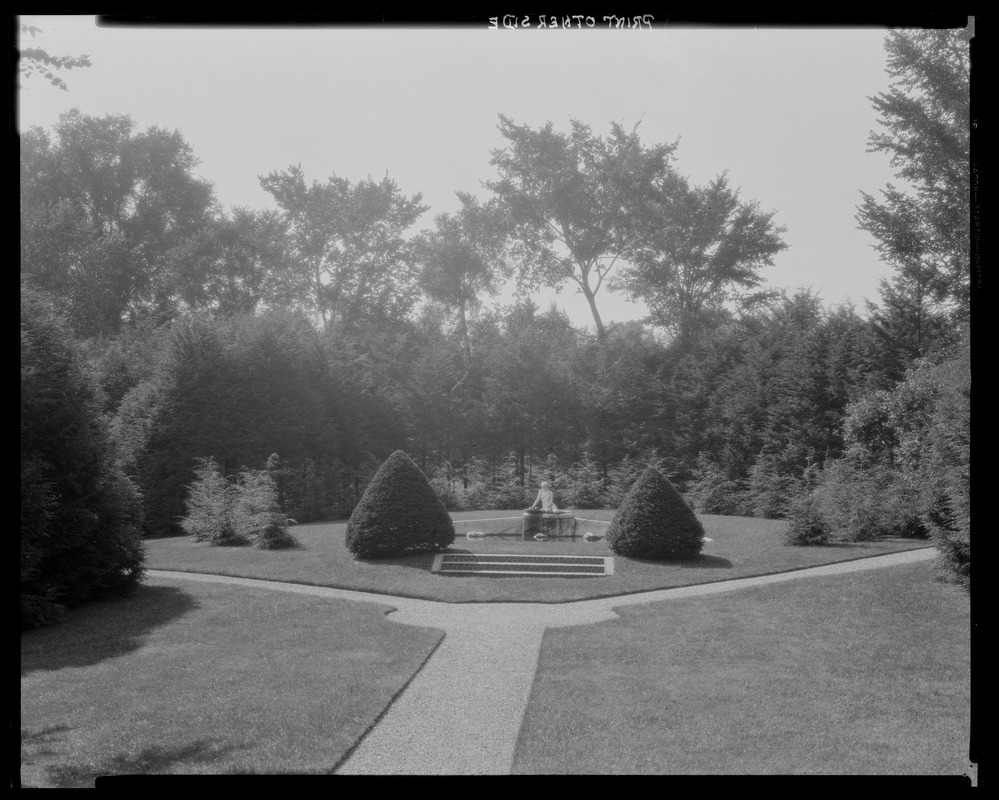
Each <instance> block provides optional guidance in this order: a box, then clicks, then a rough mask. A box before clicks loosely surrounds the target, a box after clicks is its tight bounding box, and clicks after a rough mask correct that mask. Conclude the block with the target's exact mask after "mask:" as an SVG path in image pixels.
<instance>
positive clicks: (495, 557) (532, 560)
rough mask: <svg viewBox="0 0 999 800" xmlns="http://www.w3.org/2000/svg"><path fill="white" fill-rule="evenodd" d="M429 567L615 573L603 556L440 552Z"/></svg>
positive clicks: (499, 571) (467, 570)
mask: <svg viewBox="0 0 999 800" xmlns="http://www.w3.org/2000/svg"><path fill="white" fill-rule="evenodd" d="M431 570H432V571H433V572H451V573H454V572H464V573H494V574H504V575H592V576H603V575H613V574H614V559H613V558H609V557H604V556H565V555H560V556H547V555H519V554H505V553H496V554H492V553H491V554H484V553H439V554H438V555H436V556H434V563H433V565H432V566H431Z"/></svg>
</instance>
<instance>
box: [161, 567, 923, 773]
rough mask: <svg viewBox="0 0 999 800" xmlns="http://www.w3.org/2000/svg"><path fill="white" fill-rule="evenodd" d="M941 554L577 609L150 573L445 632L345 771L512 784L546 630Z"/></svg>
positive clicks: (590, 603) (583, 603)
mask: <svg viewBox="0 0 999 800" xmlns="http://www.w3.org/2000/svg"><path fill="white" fill-rule="evenodd" d="M935 555H936V551H935V550H934V549H933V548H926V549H921V550H908V551H905V552H901V553H891V554H889V555H884V556H874V557H871V558H864V559H860V560H857V561H846V562H841V563H837V564H828V565H826V566H822V567H810V568H808V569H801V570H795V571H793V572H782V573H778V574H775V575H761V576H757V577H753V578H740V579H738V580H731V581H718V582H716V583H709V584H702V585H699V586H684V587H680V588H676V589H661V590H656V591H651V592H641V593H639V594H631V595H623V596H620V597H603V598H597V599H594V600H580V601H576V602H571V603H560V604H545V603H474V604H457V603H440V602H435V601H430V600H415V599H411V598H405V597H393V596H390V595H377V594H371V593H367V592H356V591H350V590H347V589H333V588H329V587H321V586H302V585H299V584H290V583H279V582H275V581H263V580H254V579H250V578H230V577H225V576H220V575H203V574H196V573H180V572H165V571H161V570H149V575H150V576H151V577H155V578H174V579H177V580H195V581H209V582H222V583H230V584H237V585H243V586H252V587H263V588H271V589H276V590H280V591H286V592H295V593H298V594H308V595H315V596H318V597H335V598H340V599H345V600H355V601H358V602H364V603H377V604H379V605H383V606H387V607H388V608H387V609H386V611H387V613H388V615H389V619H391V620H393V621H395V622H399V623H401V624H404V625H418V626H421V627H428V628H440V629H443V630H444V631H445V636H444V640H443V642H442V643H441V645H440V646H439V647H438V648H437V650H436V651H435V653H434V654H433V656H432V657H431V658H430V659H429V660H428V661H427V662H426V664H424V666H423V668H422V669H421V670H420V671H419V673H417V675H416V676H415V677H414V678H413V680H412V681H411V682H410V684H409V685H408V686H407V687H406V689H405V690H404V691H403V692H402V694H401V695H399V696H398V697H397V698H396V700H395V702H393V703H392V705H391V706H390V707H389V709H388V710H387V712H386V713H385V714H384V716H383V717H382V718H381V719H380V720H378V722H377V723H376V725H375V726H374V727H373V728H372V729H371V730H370V731H369V732H368V734H367V735H366V736H364V737H363V738H362V739H361V741H360V743H359V744H358V745H357V746H356V747H355V749H354V750H353V751H352V752H351V753H350V754H348V756H347V758H346V759H345V760H344V761H343V763H341V764H340V765H339V767H338V768H337V770H336V772H337V774H341V775H418V774H422V775H476V774H478V775H481V774H493V775H507V774H509V773H510V769H511V767H512V765H513V755H514V747H515V746H516V742H517V735H518V733H519V731H520V724H521V720H522V719H523V716H524V711H525V709H526V708H527V702H528V699H529V697H530V693H531V686H532V684H533V682H534V672H535V670H536V668H537V664H538V656H539V654H540V652H541V640H542V637H543V635H544V632H545V629H546V628H553V627H563V626H571V625H587V624H590V623H593V622H601V621H603V620H608V619H614V618H615V617H616V614H615V612H614V609H615V608H620V607H622V606H626V605H639V604H643V603H654V602H659V601H663V600H672V599H681V598H685V597H696V596H701V595H709V594H717V593H720V592H730V591H735V590H738V589H742V588H746V587H750V586H760V585H762V584H768V583H778V582H783V581H790V580H798V579H800V578H810V577H820V576H825V575H838V574H842V573H847V572H857V571H860V570H869V569H879V568H882V567H889V566H895V565H898V564H911V563H914V562H917V561H924V560H926V559H930V558H933V557H934V556H935Z"/></svg>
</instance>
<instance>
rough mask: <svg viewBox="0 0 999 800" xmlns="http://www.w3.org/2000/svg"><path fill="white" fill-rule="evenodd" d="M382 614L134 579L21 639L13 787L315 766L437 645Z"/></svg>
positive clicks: (354, 734)
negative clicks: (127, 591)
mask: <svg viewBox="0 0 999 800" xmlns="http://www.w3.org/2000/svg"><path fill="white" fill-rule="evenodd" d="M387 608H388V607H379V606H377V605H369V604H367V603H364V604H358V603H349V602H345V601H340V600H332V599H326V598H316V597H303V596H301V595H296V594H289V593H285V592H274V591H268V590H263V589H248V588H245V587H232V586H226V585H222V584H203V583H193V582H190V581H181V580H178V579H169V578H168V579H149V580H147V581H146V582H145V584H144V585H143V586H142V587H140V588H139V590H138V591H137V592H136V593H135V594H134V595H132V596H131V597H128V598H123V599H121V600H116V601H113V602H111V601H105V602H98V603H92V604H89V605H87V606H85V607H83V608H80V609H77V610H75V611H73V612H71V613H70V614H69V617H68V618H67V619H66V620H65V621H64V622H63V623H61V624H59V625H55V626H52V627H48V628H41V629H38V630H33V631H28V632H26V633H23V634H22V636H21V783H22V786H25V787H83V786H93V785H94V779H95V777H96V776H98V775H115V774H126V775H136V774H139V775H162V774H171V773H179V774H198V773H212V774H239V773H296V774H303V773H305V774H308V773H313V774H316V773H328V772H330V771H331V770H332V769H333V768H334V767H335V765H336V764H337V763H338V762H339V761H340V760H341V759H342V758H343V757H344V756H345V755H346V754H347V752H348V751H349V749H350V748H351V747H352V746H353V745H354V744H355V742H356V741H357V740H358V739H359V738H360V737H361V735H362V734H363V733H364V732H365V731H366V730H367V729H368V728H369V727H370V726H371V725H372V724H373V723H374V722H375V720H376V719H377V718H378V716H379V715H380V714H381V713H382V711H383V710H384V709H385V707H386V706H387V705H388V703H389V702H390V701H391V699H392V697H393V696H394V695H395V694H397V693H398V692H399V691H400V690H401V689H402V688H403V687H404V686H405V684H406V683H407V682H408V681H409V680H410V678H411V677H412V676H413V675H414V674H415V673H416V671H417V670H418V669H419V668H420V666H421V665H422V664H423V662H424V661H425V660H426V659H427V658H428V657H429V655H430V654H431V653H432V652H433V650H434V649H435V648H436V646H437V644H438V643H439V642H440V639H441V636H442V634H441V632H440V631H436V630H434V631H431V630H428V629H422V628H414V627H410V626H405V625H397V624H395V623H392V622H389V621H388V620H387V619H385V617H384V614H385V611H386V610H387Z"/></svg>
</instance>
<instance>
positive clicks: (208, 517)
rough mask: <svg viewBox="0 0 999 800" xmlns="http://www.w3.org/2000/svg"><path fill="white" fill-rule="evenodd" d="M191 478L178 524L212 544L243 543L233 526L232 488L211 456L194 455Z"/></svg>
mask: <svg viewBox="0 0 999 800" xmlns="http://www.w3.org/2000/svg"><path fill="white" fill-rule="evenodd" d="M196 461H197V466H196V467H195V469H194V474H195V480H194V483H192V484H191V485H190V486H189V487H188V494H187V501H186V502H187V515H186V516H185V517H184V518H183V519H182V520H181V522H180V527H181V528H183V530H184V532H185V533H188V534H190V535H192V536H193V537H194V538H195V540H197V541H199V542H204V541H207V542H210V543H211V544H215V545H241V544H247V543H248V542H249V538H248V537H247V536H246V535H245V534H244V533H242V532H240V531H239V530H237V527H236V518H235V517H236V515H235V505H236V500H237V492H236V488H235V487H234V486H233V485H232V484H230V483H229V481H228V480H226V478H225V477H224V476H223V475H222V473H221V472H220V471H219V465H218V464H217V463H216V461H215V459H214V458H198V459H197V460H196Z"/></svg>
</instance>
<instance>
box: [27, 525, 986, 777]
mask: <svg viewBox="0 0 999 800" xmlns="http://www.w3.org/2000/svg"><path fill="white" fill-rule="evenodd" d="M612 513H613V512H598V513H597V514H595V515H594V520H598V519H599V518H600V517H603V520H604V522H606V520H607V519H609V518H610V516H611V515H612ZM510 515H516V516H519V512H506V513H504V512H491V513H487V514H483V513H482V512H473V513H468V514H459V515H455V518H456V524H457V525H458V526H459V529H460V530H461V531H462V532H464V531H466V530H483V529H488V530H489V532H491V533H499V532H502V530H503V529H504V528H506V527H507V526H508V525H509V520H506V521H504V520H502V519H501V520H498V521H493V522H488V523H484V522H482V520H483V519H484V518H485V519H491V518H496V517H504V516H507V517H508V516H510ZM581 516H582V515H581ZM594 520H589V521H587V523H586V524H587V525H588V526H591V527H590V528H589V529H590V530H592V531H594V532H598V533H601V534H602V533H603V532H604V531H605V530H606V526H605V525H604V526H603V527H601V526H600V523H599V522H595V521H594ZM702 520H703V522H704V524H705V528H706V531H707V537H708V538H709V539H710V540H711V541H708V542H706V543H705V547H704V551H703V554H702V556H701V557H700V558H699V559H696V560H695V561H693V562H688V563H653V562H643V561H639V560H633V559H627V558H622V557H620V556H616V557H615V562H616V570H615V574H614V575H612V576H607V577H601V578H543V579H539V578H537V577H531V578H519V577H513V576H503V577H485V576H460V577H459V576H442V575H437V574H435V573H432V572H431V571H430V563H431V559H432V556H430V555H428V554H424V555H413V556H409V557H406V558H398V559H390V560H386V561H377V562H376V561H355V560H354V559H353V557H352V556H351V555H350V553H349V552H348V551H347V550H346V548H345V547H344V544H343V538H344V529H345V524H344V523H342V522H338V523H327V524H316V525H302V526H296V527H295V528H294V529H293V530H294V532H295V535H296V536H297V537H298V538H299V540H300V541H301V543H302V545H303V546H302V547H300V548H298V549H295V550H289V551H261V550H256V549H253V548H248V547H239V548H224V547H211V546H209V545H207V544H204V543H196V542H194V541H192V540H191V539H190V538H188V537H179V538H174V539H160V540H150V541H149V542H147V546H148V558H147V565H148V567H149V568H151V569H157V570H191V571H195V572H205V573H214V574H228V575H236V576H243V577H253V578H269V579H274V580H281V581H290V582H294V583H300V584H312V585H323V586H338V587H343V588H351V589H359V590H363V591H369V592H380V593H385V594H394V595H410V596H415V597H424V598H430V599H438V600H445V601H452V602H462V601H488V600H505V601H510V600H515V601H544V602H559V601H567V600H575V599H583V598H587V597H598V596H608V595H618V594H626V593H631V592H636V591H644V590H653V589H660V588H666V587H670V586H683V585H690V584H697V583H708V582H714V581H719V580H727V579H731V578H738V577H745V576H750V575H758V574H764V573H773V572H781V571H786V570H795V569H801V568H804V567H808V566H813V565H817V564H824V563H829V562H832V561H843V560H849V559H856V558H864V557H868V556H873V555H878V554H881V553H886V552H892V551H897V550H902V549H911V548H913V547H925V546H927V543H926V542H922V541H892V542H878V543H866V544H856V545H846V546H838V547H816V548H799V547H787V546H784V545H783V544H782V543H781V540H780V532H781V527H782V523H779V522H774V521H768V520H759V519H745V518H730V517H712V516H705V517H702ZM583 530H585V529H584V528H582V526H580V530H579V533H582V532H583ZM514 532H515V531H514ZM452 549H453V550H455V551H477V552H501V551H505V552H525V550H526V551H528V552H531V551H533V550H534V549H538V550H539V551H540V552H545V553H593V554H598V555H611V553H610V552H609V551H608V549H607V546H606V543H605V542H604V541H603V540H601V541H599V542H596V543H594V544H586V543H583V542H582V540H581V539H577V540H575V541H560V540H551V541H548V542H543V543H538V542H533V541H530V542H523V541H520V539H519V537H516V536H514V537H513V538H503V537H500V536H490V537H487V538H485V539H475V540H469V539H466V538H465V537H464V536H463V535H461V536H459V538H458V539H457V540H456V542H455V545H454V547H453V548H452ZM386 608H387V606H386V607H381V606H379V605H377V604H366V603H365V604H358V603H352V602H347V601H339V600H332V599H327V598H317V597H312V596H303V595H299V594H292V593H284V592H273V591H267V590H264V589H251V588H246V587H234V586H229V585H224V584H202V583H195V582H190V581H185V580H183V579H181V578H176V579H174V578H170V577H155V578H149V579H147V580H146V581H145V583H144V584H143V585H142V586H141V587H140V589H139V590H138V591H137V592H136V593H135V594H134V595H132V596H130V597H127V598H123V599H121V600H116V601H102V602H97V603H92V604H89V605H87V606H84V607H83V608H80V609H77V610H75V611H73V612H71V613H70V615H69V617H68V619H67V620H66V621H65V622H64V623H62V624H59V625H56V626H52V627H49V628H42V629H39V630H34V631H29V632H26V633H23V634H22V636H21V738H22V764H21V779H22V783H23V785H25V786H89V785H93V781H94V778H95V776H97V775H108V774H149V775H159V774H170V773H178V774H191V773H211V774H229V775H233V774H241V773H254V774H261V773H296V774H302V773H306V774H325V773H328V772H330V771H331V770H332V769H333V768H334V767H335V766H336V765H337V764H338V763H339V762H340V761H341V760H342V759H343V758H344V757H345V756H346V755H347V754H348V753H349V751H350V750H351V748H352V747H353V746H354V745H355V744H356V743H357V742H358V741H359V739H360V737H361V736H362V735H363V734H364V732H365V731H366V730H367V729H368V728H369V727H370V726H371V725H372V724H373V723H374V722H375V721H376V720H377V719H378V717H379V716H380V715H381V714H382V713H383V711H384V710H385V709H386V708H387V706H388V704H389V703H390V702H391V699H392V698H393V697H394V696H395V695H396V694H397V693H398V692H399V691H401V690H402V688H403V687H404V686H405V685H406V683H407V682H408V681H409V680H410V679H411V678H412V676H413V675H414V674H415V673H416V672H417V671H418V670H419V668H420V666H421V665H422V664H423V663H424V662H425V660H426V659H427V658H428V657H429V655H430V654H431V653H432V652H433V650H434V648H435V647H436V646H437V644H438V643H439V642H440V638H441V632H440V631H436V630H428V629H421V628H413V627H409V626H405V625H398V624H396V623H393V622H390V621H389V620H387V619H385V617H384V612H385V610H386ZM621 616H622V619H621V620H617V621H614V622H609V623H601V624H599V625H590V626H583V627H578V628H567V629H556V630H549V631H548V632H547V633H546V638H545V644H544V646H543V649H542V654H541V659H540V664H539V670H538V676H537V679H536V682H535V686H534V691H533V695H532V699H531V702H530V705H529V707H528V712H527V715H526V717H525V720H524V725H523V728H522V731H521V736H520V741H519V744H518V750H517V759H516V763H515V771H517V772H524V773H575V772H582V773H588V772H601V773H603V772H606V773H656V774H661V773H699V772H703V773H712V774H716V773H726V772H728V773H756V772H759V773H767V772H772V773H782V774H783V773H793V772H851V773H854V772H855V773H863V772H880V773H906V772H911V773H920V772H934V771H937V772H941V773H948V774H955V773H954V770H955V769H963V768H964V767H966V763H965V762H962V759H961V754H962V752H965V751H966V748H967V740H966V737H967V730H968V725H967V717H968V708H969V705H970V702H969V699H968V669H967V659H968V641H967V639H968V599H967V595H966V594H965V593H963V592H962V591H961V590H958V589H955V588H954V587H952V586H947V585H943V584H939V583H936V582H935V581H934V580H933V577H932V566H931V565H930V564H929V563H921V564H917V565H913V566H908V567H895V568H889V569H883V570H875V571H871V572H867V573H863V574H859V575H846V576H838V577H830V578H811V579H808V580H807V581H793V582H790V583H782V584H779V585H775V586H771V587H760V588H755V589H744V590H740V591H738V592H735V593H733V594H721V595H716V596H713V597H711V598H710V599H700V600H697V599H687V600H676V601H668V602H660V603H655V604H652V605H648V606H640V607H627V608H623V609H622V610H621Z"/></svg>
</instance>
